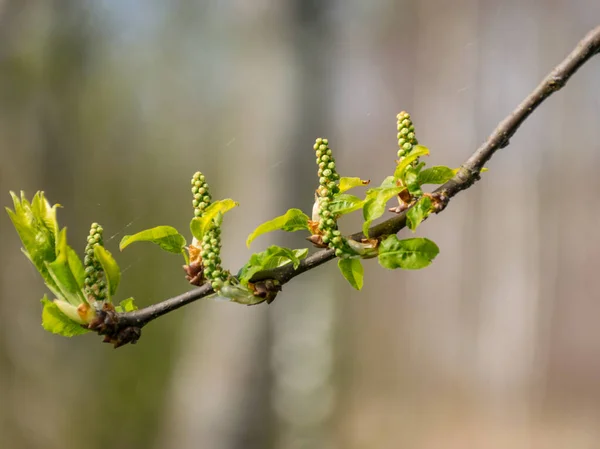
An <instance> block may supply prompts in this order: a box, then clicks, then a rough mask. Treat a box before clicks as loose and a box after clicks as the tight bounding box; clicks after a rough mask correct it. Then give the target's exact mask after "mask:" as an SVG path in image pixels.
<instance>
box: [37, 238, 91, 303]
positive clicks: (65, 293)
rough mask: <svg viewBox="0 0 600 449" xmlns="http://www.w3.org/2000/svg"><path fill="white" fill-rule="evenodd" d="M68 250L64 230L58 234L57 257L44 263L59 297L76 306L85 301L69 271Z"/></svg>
mask: <svg viewBox="0 0 600 449" xmlns="http://www.w3.org/2000/svg"><path fill="white" fill-rule="evenodd" d="M69 249H70V248H69V247H68V246H67V230H66V228H65V229H62V230H61V231H60V232H59V234H58V244H57V246H56V252H57V253H58V256H57V257H56V260H54V261H53V262H46V267H47V269H48V273H49V274H50V276H51V277H52V280H53V282H54V284H53V285H56V286H58V289H59V290H60V293H61V295H60V296H62V298H64V299H65V300H66V301H68V302H69V303H70V304H72V305H74V306H78V305H79V304H82V303H84V302H87V301H86V300H85V296H84V294H83V291H82V289H81V286H82V284H80V283H79V280H78V279H77V278H76V277H75V275H73V272H72V271H71V267H70V264H69ZM78 276H79V274H78Z"/></svg>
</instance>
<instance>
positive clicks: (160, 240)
mask: <svg viewBox="0 0 600 449" xmlns="http://www.w3.org/2000/svg"><path fill="white" fill-rule="evenodd" d="M134 242H151V243H155V244H156V245H158V246H160V247H161V248H162V249H164V250H165V251H168V252H170V253H175V254H181V253H182V252H183V248H184V247H185V238H184V237H183V236H182V235H181V234H179V232H177V229H175V228H174V227H172V226H157V227H155V228H152V229H146V230H145V231H140V232H138V233H137V234H133V235H126V236H125V237H123V238H122V239H121V243H119V249H120V250H121V251H123V249H125V248H126V247H127V246H129V245H130V244H132V243H134Z"/></svg>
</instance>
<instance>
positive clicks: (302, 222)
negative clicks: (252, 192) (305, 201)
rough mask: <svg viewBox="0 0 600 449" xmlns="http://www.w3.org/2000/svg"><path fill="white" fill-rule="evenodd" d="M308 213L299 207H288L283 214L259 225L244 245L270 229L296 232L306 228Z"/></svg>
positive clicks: (248, 244) (247, 244)
mask: <svg viewBox="0 0 600 449" xmlns="http://www.w3.org/2000/svg"><path fill="white" fill-rule="evenodd" d="M308 220H309V218H308V215H306V214H305V213H304V212H302V211H301V210H300V209H290V210H288V211H287V212H286V213H285V214H284V215H280V216H279V217H276V218H273V219H272V220H269V221H266V222H265V223H262V224H261V225H259V226H258V227H257V228H256V229H255V230H254V231H253V232H252V233H251V234H250V235H249V236H248V238H247V239H246V246H248V248H249V247H250V244H251V243H252V241H253V240H254V239H255V238H256V237H258V236H259V235H262V234H266V233H267V232H272V231H278V230H281V231H286V232H296V231H302V230H308V229H309V228H308Z"/></svg>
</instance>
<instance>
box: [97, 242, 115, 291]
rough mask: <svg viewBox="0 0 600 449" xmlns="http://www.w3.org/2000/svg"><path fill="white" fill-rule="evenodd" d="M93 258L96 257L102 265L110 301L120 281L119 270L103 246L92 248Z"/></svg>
mask: <svg viewBox="0 0 600 449" xmlns="http://www.w3.org/2000/svg"><path fill="white" fill-rule="evenodd" d="M94 256H96V259H97V260H98V262H100V265H102V269H103V270H104V275H105V276H106V283H107V285H108V294H109V300H110V297H111V296H113V295H114V294H115V293H116V292H117V287H118V286H119V282H120V281H121V270H120V269H119V265H117V261H116V260H115V259H114V257H113V256H112V254H111V253H110V252H108V251H107V250H106V249H105V248H104V247H103V246H100V245H96V246H95V247H94Z"/></svg>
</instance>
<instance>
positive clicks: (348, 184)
mask: <svg viewBox="0 0 600 449" xmlns="http://www.w3.org/2000/svg"><path fill="white" fill-rule="evenodd" d="M370 182H371V181H369V180H368V179H360V178H346V177H341V178H340V184H339V189H340V193H344V192H346V191H347V190H350V189H352V188H354V187H360V186H366V185H367V184H369V183H370Z"/></svg>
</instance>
